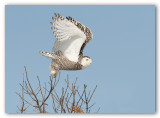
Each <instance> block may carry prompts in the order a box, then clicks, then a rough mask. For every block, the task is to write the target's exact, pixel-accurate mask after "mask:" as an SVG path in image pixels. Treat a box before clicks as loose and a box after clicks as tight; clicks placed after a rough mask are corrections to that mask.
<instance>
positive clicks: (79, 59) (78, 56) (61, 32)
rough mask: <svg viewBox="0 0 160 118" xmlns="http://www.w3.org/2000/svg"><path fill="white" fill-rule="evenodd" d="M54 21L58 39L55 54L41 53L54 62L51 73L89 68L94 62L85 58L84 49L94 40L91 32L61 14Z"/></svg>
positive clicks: (54, 29) (56, 15)
mask: <svg viewBox="0 0 160 118" xmlns="http://www.w3.org/2000/svg"><path fill="white" fill-rule="evenodd" d="M52 19H53V20H54V23H53V22H51V24H52V25H53V27H52V28H51V29H52V30H53V31H54V35H55V37H56V41H55V43H54V46H53V52H54V54H52V53H47V52H40V54H42V55H43V56H46V57H49V58H51V59H52V60H53V62H52V64H51V65H53V67H51V71H52V72H51V73H54V72H53V71H55V73H57V72H58V71H59V70H80V69H83V68H86V67H88V66H89V65H90V64H91V62H92V60H91V59H90V58H89V57H86V56H83V49H84V47H85V46H86V44H87V43H88V42H89V41H90V40H91V39H92V33H91V32H90V30H89V29H88V28H87V27H85V26H83V25H82V24H80V23H79V22H78V21H76V20H74V19H73V18H71V17H66V18H64V17H63V16H61V15H60V14H55V17H52ZM57 60H58V61H57ZM66 63H68V64H66ZM55 65H56V67H55ZM57 65H59V67H58V66H57ZM55 68H56V69H55Z"/></svg>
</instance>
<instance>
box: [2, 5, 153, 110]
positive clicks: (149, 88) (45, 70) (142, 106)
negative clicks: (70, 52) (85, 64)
mask: <svg viewBox="0 0 160 118" xmlns="http://www.w3.org/2000/svg"><path fill="white" fill-rule="evenodd" d="M5 9H6V10H5V12H6V14H5V111H6V113H16V111H17V107H16V106H17V105H20V102H19V97H18V96H17V95H16V94H15V93H16V92H20V86H19V82H22V77H23V72H24V66H25V65H26V66H27V70H28V74H29V78H30V80H31V82H33V83H35V85H37V84H38V82H37V80H36V76H37V75H39V77H40V80H41V82H42V83H43V84H44V82H47V81H49V74H50V72H49V64H50V62H51V61H50V60H49V59H47V58H45V57H42V56H41V55H40V54H39V53H38V51H39V50H41V51H48V52H51V51H52V46H53V44H54V41H55V37H54V36H53V33H52V30H51V29H50V27H51V25H50V22H51V21H52V19H51V18H52V16H53V14H54V13H60V14H61V15H63V16H71V17H73V18H75V19H76V20H78V21H79V22H81V23H82V24H84V25H85V26H87V27H89V28H90V30H91V31H92V33H93V40H92V41H91V42H90V43H89V44H88V45H87V47H86V48H85V50H84V55H87V56H89V57H91V58H92V60H93V63H92V65H91V66H90V67H89V68H87V69H85V70H81V71H62V72H61V77H62V78H61V83H62V84H61V83H60V84H61V85H60V86H62V85H63V81H64V79H65V78H66V76H67V74H68V75H69V77H70V78H69V79H70V82H74V81H75V78H76V77H78V78H79V79H78V85H79V86H80V87H81V88H82V87H83V84H87V85H88V90H90V89H93V88H94V87H95V86H96V85H98V88H97V90H96V92H95V95H94V97H93V99H92V101H93V102H96V105H95V106H94V108H93V112H94V111H96V110H97V108H98V107H100V108H101V109H100V111H99V113H154V112H155V6H152V5H144V6H142V5H135V6H133V5H132V6H131V5H126V6H123V5H121V6H119V5H115V6H114V5H107V6H105V5H104V6H103V5H99V6H95V5H92V6H88V5H85V6H80V5H77V6H71V5H70V6H66V5H56V6H52V5H46V6H42V5H39V6H35V5H32V6H26V5H18V6H16V5H15V6H14V5H7V6H6V8H5ZM60 86H59V88H57V91H58V92H61V89H60Z"/></svg>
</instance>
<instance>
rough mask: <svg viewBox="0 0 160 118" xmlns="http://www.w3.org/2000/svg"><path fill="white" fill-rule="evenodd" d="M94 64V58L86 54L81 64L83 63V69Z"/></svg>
mask: <svg viewBox="0 0 160 118" xmlns="http://www.w3.org/2000/svg"><path fill="white" fill-rule="evenodd" d="M91 64H92V59H91V58H89V57H87V56H84V57H83V58H82V60H81V65H82V69H84V68H87V67H88V66H90V65H91Z"/></svg>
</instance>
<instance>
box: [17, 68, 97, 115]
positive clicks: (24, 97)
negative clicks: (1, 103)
mask: <svg viewBox="0 0 160 118" xmlns="http://www.w3.org/2000/svg"><path fill="white" fill-rule="evenodd" d="M24 68H25V77H24V74H23V82H22V83H20V86H21V88H22V92H21V93H16V94H17V95H18V96H19V97H20V100H21V103H22V104H21V106H19V107H18V106H17V108H18V111H19V112H20V113H27V109H29V108H30V109H31V110H32V111H34V112H36V113H48V112H47V111H46V107H47V106H48V105H52V108H53V110H52V111H53V112H51V113H91V108H92V107H93V106H94V105H95V103H93V104H91V105H90V102H91V99H92V97H93V95H94V93H95V91H96V88H97V85H96V87H95V88H94V89H93V91H89V93H87V90H86V89H87V85H85V84H84V87H83V91H82V93H80V91H79V86H77V85H76V83H77V80H78V79H76V80H75V82H74V83H71V85H70V83H69V77H68V76H67V79H65V83H66V87H65V88H63V87H62V92H61V93H60V94H58V93H57V92H56V89H55V87H56V86H57V84H58V83H59V80H60V74H59V77H58V78H54V77H50V81H49V82H48V84H49V87H50V88H49V89H47V87H46V83H45V86H44V87H42V86H41V82H40V79H39V77H38V76H37V80H38V87H37V89H35V90H34V89H33V87H32V85H31V84H33V83H30V81H29V78H28V74H27V70H26V67H24ZM25 78H26V80H25ZM34 87H35V86H34ZM49 98H51V100H52V102H51V103H49V104H47V100H48V99H49ZM28 99H29V100H28ZM98 111H99V108H98ZM98 111H97V112H98ZM97 112H96V113H97Z"/></svg>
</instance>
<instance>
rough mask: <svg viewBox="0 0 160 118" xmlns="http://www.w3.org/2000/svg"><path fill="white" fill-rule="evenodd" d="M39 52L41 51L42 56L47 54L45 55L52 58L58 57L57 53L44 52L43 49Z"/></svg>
mask: <svg viewBox="0 0 160 118" xmlns="http://www.w3.org/2000/svg"><path fill="white" fill-rule="evenodd" d="M39 53H40V54H41V55H42V56H45V57H48V58H51V59H56V55H55V54H53V53H49V52H42V51H39Z"/></svg>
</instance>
